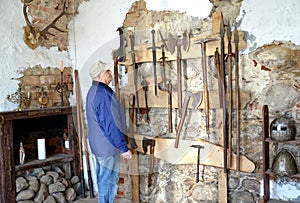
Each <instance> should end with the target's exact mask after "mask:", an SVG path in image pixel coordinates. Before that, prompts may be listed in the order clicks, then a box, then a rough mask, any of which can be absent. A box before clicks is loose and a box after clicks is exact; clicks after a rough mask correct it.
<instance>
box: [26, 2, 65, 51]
mask: <svg viewBox="0 0 300 203" xmlns="http://www.w3.org/2000/svg"><path fill="white" fill-rule="evenodd" d="M33 1H34V0H24V5H23V14H24V17H25V21H26V24H27V25H26V26H25V27H24V36H23V38H24V41H25V43H26V44H27V45H28V46H29V47H30V48H31V49H35V48H37V47H38V46H39V45H40V44H41V38H43V39H45V40H48V36H47V35H52V36H55V35H54V34H52V33H51V32H49V29H50V28H53V29H55V30H57V31H59V32H66V30H62V29H60V28H58V27H57V26H56V25H55V24H56V22H57V21H58V20H59V19H60V18H61V17H62V16H64V15H69V13H68V12H67V8H68V5H67V1H68V0H63V8H62V11H61V12H60V13H59V15H58V16H57V17H56V18H54V20H53V21H52V22H51V23H50V24H49V25H47V26H46V27H45V28H44V29H43V30H39V29H38V28H37V27H36V26H35V24H36V23H32V22H30V20H29V18H28V13H27V7H28V6H30V5H31V3H32V2H33ZM58 7H59V5H58V6H57V7H56V8H58Z"/></svg>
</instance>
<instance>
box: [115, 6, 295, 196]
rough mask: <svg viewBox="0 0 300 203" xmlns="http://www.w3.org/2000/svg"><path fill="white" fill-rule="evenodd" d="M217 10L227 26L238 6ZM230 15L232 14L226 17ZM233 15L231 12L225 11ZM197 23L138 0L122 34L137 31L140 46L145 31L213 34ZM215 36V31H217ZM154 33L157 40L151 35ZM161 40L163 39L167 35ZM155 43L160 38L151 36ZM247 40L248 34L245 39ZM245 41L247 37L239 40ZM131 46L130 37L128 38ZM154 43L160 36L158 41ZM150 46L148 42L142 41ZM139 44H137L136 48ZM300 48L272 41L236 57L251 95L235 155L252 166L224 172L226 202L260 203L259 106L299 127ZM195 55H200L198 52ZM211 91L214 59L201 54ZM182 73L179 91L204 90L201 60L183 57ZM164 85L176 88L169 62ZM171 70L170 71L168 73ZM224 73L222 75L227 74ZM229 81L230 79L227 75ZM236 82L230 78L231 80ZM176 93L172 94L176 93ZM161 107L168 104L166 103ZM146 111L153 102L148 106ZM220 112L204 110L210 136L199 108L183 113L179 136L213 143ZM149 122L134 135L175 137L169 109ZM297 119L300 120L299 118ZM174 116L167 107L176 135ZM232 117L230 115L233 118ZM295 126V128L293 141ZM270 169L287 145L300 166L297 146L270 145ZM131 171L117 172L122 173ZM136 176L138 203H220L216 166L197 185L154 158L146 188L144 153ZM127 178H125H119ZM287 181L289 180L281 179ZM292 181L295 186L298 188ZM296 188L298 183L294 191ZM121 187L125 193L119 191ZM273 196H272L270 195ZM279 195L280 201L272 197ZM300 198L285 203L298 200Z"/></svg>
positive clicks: (191, 170)
mask: <svg viewBox="0 0 300 203" xmlns="http://www.w3.org/2000/svg"><path fill="white" fill-rule="evenodd" d="M212 3H213V4H214V6H215V8H214V9H213V11H212V16H213V14H214V12H216V11H222V13H223V16H225V17H224V19H226V23H228V22H230V23H231V24H233V23H234V22H235V21H236V16H237V15H238V13H239V6H240V3H241V1H212ZM229 11H230V12H229ZM231 11H232V12H231ZM212 16H210V17H209V18H207V19H196V18H193V17H191V16H188V15H186V14H184V13H179V12H170V11H148V10H147V8H146V4H145V2H144V1H138V2H136V3H134V4H133V6H132V8H131V9H130V10H129V12H128V14H127V16H126V18H125V20H124V24H123V26H124V28H125V31H126V32H129V33H135V34H136V36H137V37H136V38H138V39H137V41H138V42H140V43H141V44H142V43H144V44H146V45H145V47H146V46H148V47H149V46H151V36H150V34H149V33H150V30H151V29H155V30H161V31H162V32H163V34H166V33H168V32H171V33H172V34H173V35H174V36H182V33H183V32H184V31H185V30H189V31H191V33H193V35H192V36H207V35H210V34H211V33H213V32H215V31H218V30H219V29H218V28H217V27H213V26H219V25H218V24H214V20H213V17H212ZM215 34H216V33H215ZM156 36H158V35H156ZM165 36H166V35H165ZM157 38H159V37H157ZM245 38H247V35H245ZM244 40H247V39H244ZM127 41H129V39H128V40H127ZM157 41H158V42H159V41H160V38H159V39H157ZM147 43H148V44H147ZM141 44H139V45H141ZM299 48H300V47H299V46H297V45H295V44H293V43H291V42H277V41H274V42H273V43H271V44H266V45H264V46H262V47H259V48H258V49H256V50H255V51H253V52H251V53H250V54H249V55H241V54H240V56H239V57H240V64H239V67H240V81H239V85H240V89H241V90H243V91H246V92H248V93H249V95H250V97H249V100H247V101H246V102H245V105H244V106H242V108H241V111H240V115H241V120H240V125H241V135H240V153H241V154H242V155H245V156H246V157H247V158H249V159H250V160H251V161H252V162H253V163H254V164H255V171H254V172H253V173H243V172H236V171H234V170H233V171H230V172H229V173H228V199H229V201H230V202H258V201H259V200H261V199H262V196H261V195H262V191H261V188H262V185H261V183H262V182H261V181H262V157H263V152H262V144H263V143H262V116H261V110H262V106H263V105H264V104H267V105H269V107H270V122H271V121H272V120H273V119H275V118H277V117H278V116H282V115H285V116H288V117H289V118H290V119H292V120H294V121H296V123H297V124H298V123H299V109H298V108H299V104H298V103H299V99H300V98H299V86H298V82H299V81H298V77H299V74H298V69H299ZM199 52H200V50H199ZM207 61H208V62H207V63H208V73H209V76H208V81H209V87H208V88H209V90H218V79H217V74H216V68H215V63H214V56H213V55H208V56H207ZM185 63H186V64H187V65H186V73H185V75H184V79H185V86H184V87H185V89H184V91H185V90H192V91H195V90H200V91H202V90H203V78H202V75H203V73H202V68H201V65H200V64H201V59H200V58H199V57H198V58H197V57H196V58H188V59H186V62H185ZM166 70H167V80H171V82H172V84H173V87H174V89H175V91H176V86H177V78H176V61H170V62H169V63H168V64H167V68H166ZM174 73H175V74H174ZM227 74H228V72H227ZM227 78H228V75H227ZM234 80H235V78H233V81H234ZM175 91H174V92H175ZM166 102H167V101H166ZM150 106H151V104H150ZM219 110H220V109H218V108H211V109H210V134H209V135H207V134H206V132H205V119H206V117H205V114H203V111H195V110H188V113H187V114H188V116H187V117H188V121H187V122H186V123H185V124H184V126H183V130H182V135H181V139H187V140H197V139H199V138H200V139H204V140H207V141H209V142H212V143H216V144H218V143H219V140H220V135H221V131H222V128H221V126H222V125H221V121H220V120H219V119H220V118H219V115H220V114H219V113H220V112H219ZM149 115H150V123H149V124H145V125H140V126H139V127H138V129H137V131H138V133H139V134H142V135H147V136H153V137H154V136H158V137H165V138H175V134H174V133H168V125H167V124H168V112H167V108H151V109H150V113H149ZM297 115H298V117H297ZM177 116H178V111H177V110H175V109H173V118H174V119H175V120H174V122H173V123H175V126H174V130H176V128H177V126H176V124H177V123H178V122H179V120H177V119H178V118H177ZM235 117H236V112H235V110H234V111H233V118H235ZM235 132H236V126H235V125H234V126H233V134H232V137H233V139H232V143H233V151H234V152H236V139H235ZM299 132H300V129H299V127H298V125H297V136H296V139H299V134H300V133H299ZM270 146H271V148H270V157H271V158H270V165H271V164H272V161H273V158H274V156H275V154H276V153H277V152H278V151H279V150H280V149H282V148H288V149H289V150H290V151H291V152H292V153H293V154H294V156H295V157H296V162H297V165H298V166H299V163H300V162H299V160H300V157H299V150H297V149H299V148H298V147H297V146H293V145H284V144H279V145H277V144H276V145H270ZM220 159H221V157H220ZM128 170H129V171H130V168H129V169H128V168H126V170H124V171H122V172H123V173H124V174H128ZM139 173H140V176H139V178H140V200H141V202H219V201H220V200H218V198H219V196H218V193H219V192H220V191H219V190H220V188H219V187H218V184H219V183H218V172H217V168H215V167H209V166H203V165H201V167H200V180H201V181H200V182H199V183H196V182H195V173H196V166H195V165H172V164H170V163H167V162H165V161H163V160H159V159H155V172H154V175H153V178H152V184H151V186H150V187H148V179H147V177H148V174H149V156H148V155H142V154H140V156H139ZM124 177H127V178H129V177H128V176H124ZM286 180H288V182H285V181H286ZM274 181H275V184H276V183H277V184H279V185H282V183H283V182H285V184H292V185H293V184H294V183H295V182H297V179H286V178H283V179H282V178H281V177H278V176H276V177H275V178H274ZM297 184H298V183H296V185H297ZM130 187H131V182H130V181H125V182H124V183H123V184H122V187H121V188H120V189H121V190H124V191H125V190H126V191H128V188H130ZM296 187H299V184H298V186H296ZM125 188H126V189H125ZM130 195H131V193H130V192H124V193H123V197H128V198H129V199H130V198H131V196H130ZM275 195H276V194H275ZM276 198H279V197H276ZM299 198H300V197H299V196H298V197H296V199H294V198H293V197H287V198H286V199H288V200H291V201H296V202H297V201H299Z"/></svg>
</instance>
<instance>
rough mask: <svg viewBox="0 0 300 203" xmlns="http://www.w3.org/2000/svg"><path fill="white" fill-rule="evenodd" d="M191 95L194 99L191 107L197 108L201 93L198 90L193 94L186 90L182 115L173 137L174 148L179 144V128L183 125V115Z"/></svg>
mask: <svg viewBox="0 0 300 203" xmlns="http://www.w3.org/2000/svg"><path fill="white" fill-rule="evenodd" d="M191 97H193V99H194V101H193V107H194V108H197V107H198V106H199V105H200V104H201V101H202V94H201V93H200V92H198V93H197V94H196V95H195V94H193V93H192V92H190V91H187V92H186V95H185V98H184V102H183V106H182V113H181V114H182V115H181V118H180V121H179V125H178V129H177V133H176V139H175V145H174V147H175V148H178V145H179V138H180V133H181V130H182V126H183V123H184V120H185V117H186V112H187V109H188V106H189V102H190V99H191Z"/></svg>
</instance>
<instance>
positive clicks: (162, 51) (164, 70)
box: [160, 44, 167, 90]
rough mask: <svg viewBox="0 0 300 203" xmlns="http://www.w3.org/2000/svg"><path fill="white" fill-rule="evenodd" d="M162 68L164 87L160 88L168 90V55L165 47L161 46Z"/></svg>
mask: <svg viewBox="0 0 300 203" xmlns="http://www.w3.org/2000/svg"><path fill="white" fill-rule="evenodd" d="M160 47H161V58H160V59H161V66H162V69H163V82H162V86H163V87H161V86H160V88H161V89H163V90H166V89H167V84H166V58H167V57H166V53H165V45H163V44H162V45H161V46H160Z"/></svg>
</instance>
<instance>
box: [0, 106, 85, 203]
mask: <svg viewBox="0 0 300 203" xmlns="http://www.w3.org/2000/svg"><path fill="white" fill-rule="evenodd" d="M75 112H76V111H75ZM73 117H74V115H73V111H72V107H58V108H47V109H35V110H26V111H9V112H0V159H1V161H0V175H1V177H0V202H15V196H16V189H15V187H16V186H15V185H16V183H15V178H16V174H17V173H20V172H22V171H27V170H30V169H34V168H41V167H44V166H51V165H55V164H59V163H64V162H70V163H71V166H72V172H73V174H74V175H79V154H78V150H77V149H78V139H77V133H76V129H75V126H74V122H73ZM58 118H59V119H58ZM75 118H76V117H75ZM47 119H49V120H48V121H47ZM62 120H63V122H61V121H62ZM32 121H33V122H34V123H32ZM41 121H42V122H41ZM56 122H57V123H59V122H61V123H62V124H60V125H59V128H61V127H63V128H65V129H66V130H67V131H68V137H69V141H70V148H69V149H68V150H64V149H63V148H62V146H63V143H61V142H59V143H60V144H61V145H62V146H61V148H60V146H58V147H57V148H59V149H61V150H53V151H52V153H51V154H49V155H47V157H46V159H44V160H37V159H35V157H34V156H31V157H30V156H29V158H28V159H27V160H26V159H25V163H24V164H23V165H20V164H19V162H18V161H16V160H18V157H19V154H18V153H17V154H16V152H17V151H18V149H19V148H18V146H17V144H16V141H17V142H18V141H19V139H20V138H22V140H25V141H27V139H33V138H29V137H26V136H27V134H26V133H24V134H22V132H23V131H30V129H32V128H30V126H34V125H35V124H36V127H39V129H46V130H49V128H53V125H55V123H56ZM49 123H52V124H51V125H49ZM45 126H48V127H45ZM35 129H37V128H35ZM44 133H48V132H44ZM58 136H62V134H61V135H60V134H59V135H58ZM34 138H35V137H34ZM62 140H63V139H62ZM46 147H47V145H46ZM16 148H17V149H16ZM46 150H47V148H46ZM28 153H29V152H28ZM33 154H34V153H33Z"/></svg>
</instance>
